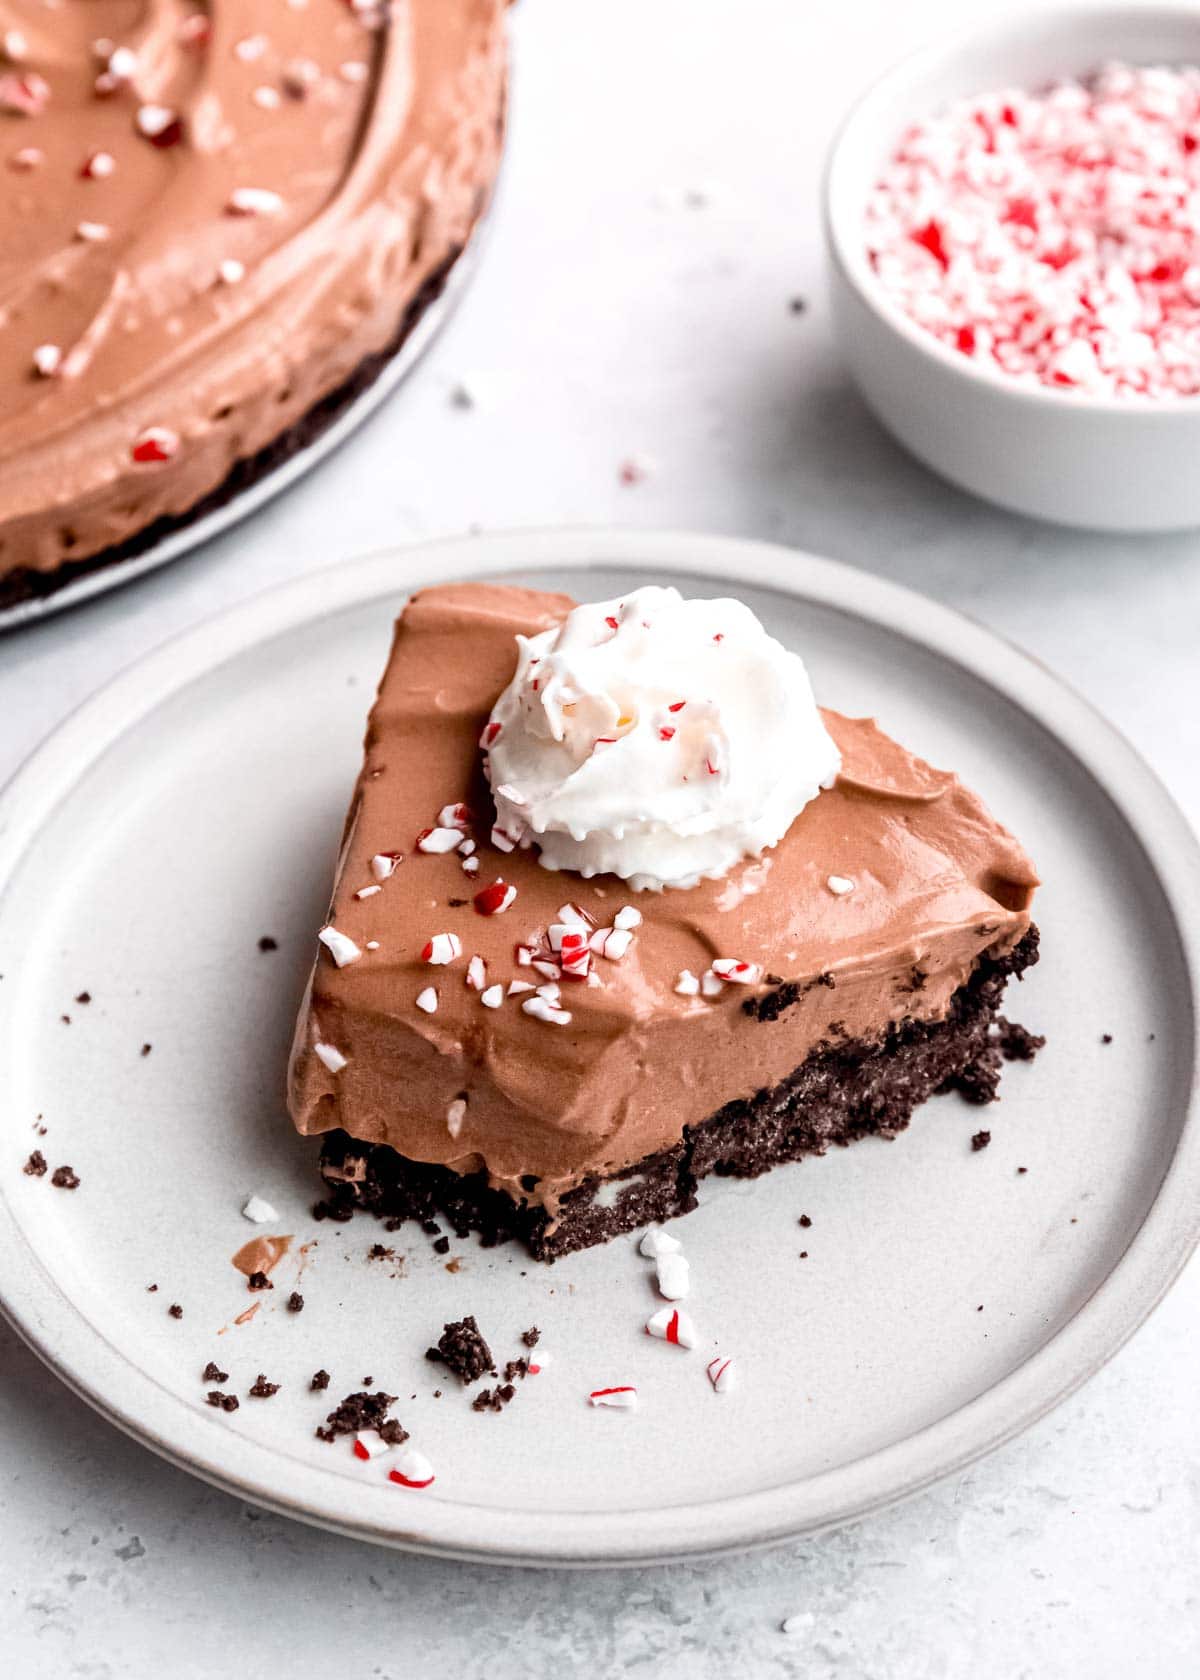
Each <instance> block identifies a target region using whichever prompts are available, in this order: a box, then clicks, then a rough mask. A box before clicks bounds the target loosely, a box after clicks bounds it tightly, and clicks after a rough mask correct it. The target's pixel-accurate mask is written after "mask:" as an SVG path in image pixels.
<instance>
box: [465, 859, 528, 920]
mask: <svg viewBox="0 0 1200 1680" xmlns="http://www.w3.org/2000/svg"><path fill="white" fill-rule="evenodd" d="M468 861H469V860H468ZM516 897H517V889H516V887H514V886H512V885H511V884H510V883H509V882H507V881H493V882H492V884H491V886H490V887H481V888H480V889H479V891H478V892H477V893H476V894H475V897H474V900H473V903H474V905H475V908H476V910H478V912H479V914H480V915H481V916H499V915H501V914H502V913H503V912H504V911H505V910H507V909H508V908H509V906H510V905H512V904H513V903H515V901H516Z"/></svg>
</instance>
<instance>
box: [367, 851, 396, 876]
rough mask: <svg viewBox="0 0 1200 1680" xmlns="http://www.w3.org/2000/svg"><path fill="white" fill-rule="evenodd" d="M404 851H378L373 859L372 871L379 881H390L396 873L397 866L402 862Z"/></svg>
mask: <svg viewBox="0 0 1200 1680" xmlns="http://www.w3.org/2000/svg"><path fill="white" fill-rule="evenodd" d="M403 860H404V854H403V853H402V852H376V853H375V856H374V857H373V858H372V859H371V873H372V875H374V877H375V879H376V880H377V881H390V880H391V878H392V876H393V875H394V874H395V873H396V866H397V864H399V863H402V862H403Z"/></svg>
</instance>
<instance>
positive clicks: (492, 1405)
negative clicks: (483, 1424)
mask: <svg viewBox="0 0 1200 1680" xmlns="http://www.w3.org/2000/svg"><path fill="white" fill-rule="evenodd" d="M471 1410H472V1411H473V1412H500V1411H503V1410H504V1407H503V1405H502V1404H501V1401H500V1396H499V1394H498V1393H496V1391H495V1390H493V1389H490V1388H481V1389H480V1390H479V1393H478V1394H477V1395H476V1396H475V1398H474V1400H472V1401H471Z"/></svg>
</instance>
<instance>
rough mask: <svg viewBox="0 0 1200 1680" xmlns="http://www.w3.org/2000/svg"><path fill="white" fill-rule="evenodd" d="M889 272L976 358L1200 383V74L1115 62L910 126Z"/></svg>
mask: <svg viewBox="0 0 1200 1680" xmlns="http://www.w3.org/2000/svg"><path fill="white" fill-rule="evenodd" d="M865 237H866V244H867V251H868V255H869V259H870V262H871V265H872V267H873V269H874V271H875V274H876V276H877V278H878V280H879V282H880V284H881V285H882V286H883V288H884V290H885V291H886V292H887V293H888V294H889V295H890V297H891V298H892V300H893V301H894V302H895V303H896V304H897V305H898V306H899V307H900V308H901V309H902V310H903V311H904V313H905V314H906V315H908V316H909V317H910V319H912V320H913V321H915V322H916V323H917V325H918V326H920V327H922V328H924V329H925V330H926V331H927V332H929V333H931V334H933V336H934V337H936V338H937V339H938V340H940V342H941V343H942V344H943V345H945V346H946V347H947V348H948V349H950V350H952V351H956V352H958V353H959V354H961V355H962V356H964V357H965V358H967V360H968V361H970V362H971V364H972V365H973V366H975V367H977V368H981V369H985V370H987V371H989V372H991V373H993V374H996V373H998V374H1001V375H1003V376H1007V377H1008V378H1011V379H1013V380H1016V381H1018V382H1020V383H1021V384H1023V385H1027V386H1034V387H1036V386H1039V385H1040V386H1046V387H1049V388H1051V389H1053V390H1059V391H1068V392H1081V393H1083V394H1085V395H1088V396H1097V395H1099V396H1106V397H1107V396H1116V397H1130V396H1134V397H1139V396H1140V397H1147V396H1148V397H1166V398H1171V397H1181V396H1196V395H1198V394H1200V68H1198V67H1195V66H1186V67H1183V68H1179V69H1173V68H1166V67H1161V66H1152V67H1140V66H1131V65H1128V64H1120V63H1116V64H1109V65H1106V66H1105V67H1104V68H1103V69H1102V70H1100V71H1099V72H1098V73H1097V74H1096V75H1094V76H1090V77H1086V78H1084V79H1082V80H1080V81H1071V80H1068V81H1061V82H1057V83H1055V84H1053V85H1052V86H1050V87H1048V88H1045V89H1043V90H1041V91H1037V92H1025V91H1022V90H1020V89H999V90H996V91H994V92H992V93H986V94H980V95H975V96H973V97H971V98H969V99H963V100H959V101H957V102H955V103H954V104H952V105H949V106H947V107H946V108H945V109H944V110H942V111H941V112H940V113H937V114H935V115H934V116H931V117H929V118H926V119H925V120H923V121H921V122H918V123H916V124H914V125H913V126H912V127H911V128H910V129H909V130H908V131H907V133H906V134H905V135H904V137H903V139H902V140H901V142H900V144H899V146H898V147H897V149H896V151H895V153H894V155H893V156H892V159H891V161H890V162H889V164H888V165H887V167H886V169H885V170H884V172H883V175H882V177H881V179H880V180H879V182H878V184H877V186H876V187H875V189H874V192H873V193H872V195H871V197H870V200H869V202H868V205H867V211H866V226H865Z"/></svg>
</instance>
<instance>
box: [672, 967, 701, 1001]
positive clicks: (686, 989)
mask: <svg viewBox="0 0 1200 1680" xmlns="http://www.w3.org/2000/svg"><path fill="white" fill-rule="evenodd" d="M675 990H676V991H677V992H678V993H679V995H680V997H695V996H696V994H697V993H698V992H699V990H700V982H699V980H698V979H697V978H696V976H695V975H694V974H693V973H692V971H691V969H690V968H681V969H680V971H679V978H678V979H677V980H676V982H675Z"/></svg>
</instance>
